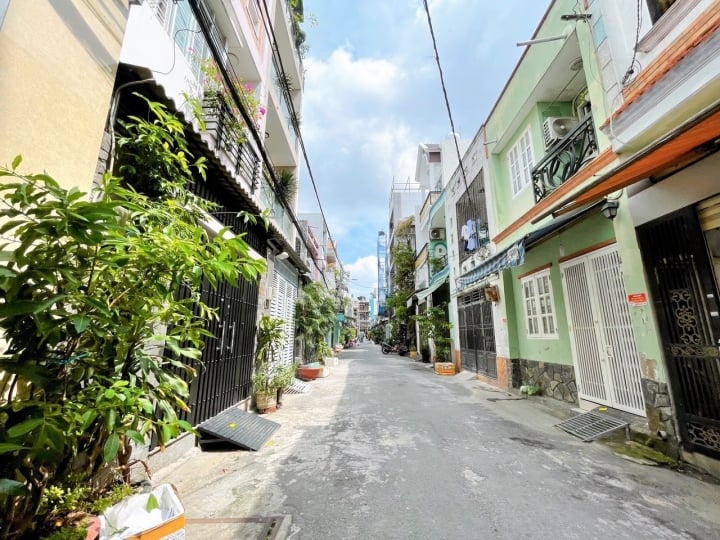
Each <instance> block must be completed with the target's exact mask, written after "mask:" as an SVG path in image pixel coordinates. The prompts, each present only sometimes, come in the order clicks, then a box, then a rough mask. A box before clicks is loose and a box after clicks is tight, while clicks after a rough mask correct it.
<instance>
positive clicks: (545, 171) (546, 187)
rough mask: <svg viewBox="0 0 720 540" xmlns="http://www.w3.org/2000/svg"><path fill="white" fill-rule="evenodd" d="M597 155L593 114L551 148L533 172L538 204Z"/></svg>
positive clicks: (534, 189)
mask: <svg viewBox="0 0 720 540" xmlns="http://www.w3.org/2000/svg"><path fill="white" fill-rule="evenodd" d="M596 154H597V139H596V138H595V125H594V124H593V119H592V115H590V114H588V115H587V116H585V118H583V119H582V120H581V121H580V123H579V124H578V125H577V127H575V129H573V130H572V131H571V132H570V133H568V134H567V135H566V136H565V137H564V138H562V139H560V140H559V141H558V142H557V143H555V144H554V145H553V146H551V147H550V149H549V150H548V152H547V154H545V157H543V158H542V160H541V161H540V162H539V163H538V164H537V165H535V167H533V169H532V171H531V175H532V181H533V191H534V193H535V202H536V203H537V202H540V201H541V200H542V199H544V198H545V197H547V196H548V195H549V194H550V193H552V192H553V191H555V190H556V189H557V188H559V187H560V186H561V185H563V184H564V183H565V182H567V180H568V179H569V178H571V177H572V176H573V175H574V174H575V173H576V172H578V171H579V170H580V169H582V168H583V167H584V166H585V165H586V164H587V162H588V161H590V160H591V159H592V158H593V157H594V156H595V155H596Z"/></svg>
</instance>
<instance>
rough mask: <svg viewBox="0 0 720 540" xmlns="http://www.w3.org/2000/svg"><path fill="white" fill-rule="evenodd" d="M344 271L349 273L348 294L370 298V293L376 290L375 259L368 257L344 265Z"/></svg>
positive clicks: (371, 256) (376, 269) (374, 257)
mask: <svg viewBox="0 0 720 540" xmlns="http://www.w3.org/2000/svg"><path fill="white" fill-rule="evenodd" d="M344 267H345V271H346V272H349V273H350V292H351V293H352V295H353V296H355V297H357V296H364V297H366V298H369V297H370V293H371V292H372V291H373V290H374V289H377V277H378V274H377V272H378V268H377V257H376V256H374V255H368V256H365V257H360V258H359V259H357V260H356V261H354V262H352V263H350V264H346V265H344Z"/></svg>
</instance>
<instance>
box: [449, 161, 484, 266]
mask: <svg viewBox="0 0 720 540" xmlns="http://www.w3.org/2000/svg"><path fill="white" fill-rule="evenodd" d="M455 213H456V215H457V234H456V238H457V239H458V253H459V254H460V262H462V261H464V260H465V259H467V258H468V257H469V256H470V255H472V253H473V252H474V251H475V249H477V247H478V242H477V239H476V242H475V244H474V246H473V245H470V247H472V248H473V249H467V248H468V245H469V244H468V243H467V241H466V240H465V239H464V238H463V234H462V231H463V226H467V223H468V221H470V222H472V223H474V224H475V225H474V226H475V228H476V231H477V226H478V224H482V225H484V226H486V227H487V208H486V203H485V181H484V180H483V173H482V171H480V172H479V173H478V174H477V176H475V178H473V180H472V181H471V182H470V185H469V186H468V189H467V191H466V192H465V193H463V195H462V196H461V197H460V198H459V199H458V201H457V203H456V204H455Z"/></svg>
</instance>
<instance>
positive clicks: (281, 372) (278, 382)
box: [270, 362, 297, 407]
mask: <svg viewBox="0 0 720 540" xmlns="http://www.w3.org/2000/svg"><path fill="white" fill-rule="evenodd" d="M296 369H297V364H295V363H294V362H293V363H291V364H283V365H280V366H275V369H274V370H273V377H272V381H271V382H270V385H271V386H272V387H273V388H275V392H276V396H277V397H276V400H277V406H278V407H282V404H283V403H282V398H283V393H284V392H285V389H286V388H287V387H288V386H290V385H291V384H292V382H293V379H294V378H295V371H296Z"/></svg>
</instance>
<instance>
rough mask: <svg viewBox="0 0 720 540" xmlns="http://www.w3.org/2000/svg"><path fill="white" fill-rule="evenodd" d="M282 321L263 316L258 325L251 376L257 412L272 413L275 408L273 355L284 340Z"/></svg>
mask: <svg viewBox="0 0 720 540" xmlns="http://www.w3.org/2000/svg"><path fill="white" fill-rule="evenodd" d="M284 325H285V321H284V320H283V319H279V318H278V319H276V318H274V317H271V316H270V315H267V314H263V315H262V316H261V317H260V322H259V323H258V337H257V345H256V349H255V369H254V371H253V375H252V383H253V392H254V393H255V408H256V409H257V410H258V411H259V412H274V410H275V408H276V407H277V391H276V389H275V386H273V373H274V371H275V369H276V368H275V366H274V365H273V364H274V363H275V355H276V353H277V352H279V351H280V350H281V349H282V345H283V342H284V340H285V332H284V330H283V326H284Z"/></svg>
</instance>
